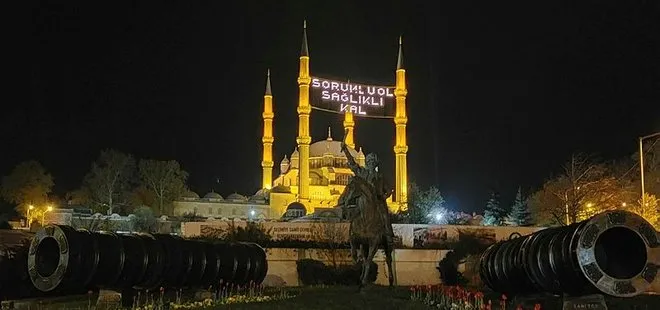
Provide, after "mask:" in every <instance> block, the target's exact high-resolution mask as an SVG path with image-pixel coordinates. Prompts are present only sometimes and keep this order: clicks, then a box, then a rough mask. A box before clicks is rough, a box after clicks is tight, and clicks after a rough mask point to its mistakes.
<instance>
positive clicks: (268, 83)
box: [266, 69, 273, 96]
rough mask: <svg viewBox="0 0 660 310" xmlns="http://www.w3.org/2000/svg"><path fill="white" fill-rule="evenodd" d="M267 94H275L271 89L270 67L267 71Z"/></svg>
mask: <svg viewBox="0 0 660 310" xmlns="http://www.w3.org/2000/svg"><path fill="white" fill-rule="evenodd" d="M266 95H271V96H272V95H273V92H272V91H271V89H270V69H268V71H267V73H266Z"/></svg>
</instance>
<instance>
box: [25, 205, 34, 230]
mask: <svg viewBox="0 0 660 310" xmlns="http://www.w3.org/2000/svg"><path fill="white" fill-rule="evenodd" d="M32 209H34V206H33V205H29V206H28V208H27V213H26V216H25V217H26V220H27V228H28V229H30V222H31V221H30V211H31V210H32Z"/></svg>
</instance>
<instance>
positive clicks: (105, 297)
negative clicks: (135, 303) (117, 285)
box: [96, 289, 132, 309]
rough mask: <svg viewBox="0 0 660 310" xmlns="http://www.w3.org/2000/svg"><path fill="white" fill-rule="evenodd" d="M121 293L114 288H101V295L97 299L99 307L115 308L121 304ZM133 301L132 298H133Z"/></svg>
mask: <svg viewBox="0 0 660 310" xmlns="http://www.w3.org/2000/svg"><path fill="white" fill-rule="evenodd" d="M121 297H122V296H121V293H120V292H117V291H112V290H104V289H101V290H99V297H98V299H97V300H96V307H97V309H99V308H101V309H113V308H116V307H118V306H120V305H121V302H122V299H121ZM131 302H132V300H131Z"/></svg>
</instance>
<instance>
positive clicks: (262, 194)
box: [250, 188, 270, 202]
mask: <svg viewBox="0 0 660 310" xmlns="http://www.w3.org/2000/svg"><path fill="white" fill-rule="evenodd" d="M269 195H270V190H268V189H265V188H262V189H260V190H258V191H257V192H256V193H255V194H254V195H252V197H250V201H255V202H260V201H266V200H268V198H269Z"/></svg>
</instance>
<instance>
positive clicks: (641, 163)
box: [639, 132, 660, 207]
mask: <svg viewBox="0 0 660 310" xmlns="http://www.w3.org/2000/svg"><path fill="white" fill-rule="evenodd" d="M657 136H660V132H656V133H653V134H650V135H647V136H643V137H639V176H640V181H641V182H642V207H644V206H646V201H644V200H645V199H644V196H645V195H644V194H645V192H644V144H643V143H644V140H646V139H649V138H653V137H657Z"/></svg>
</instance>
